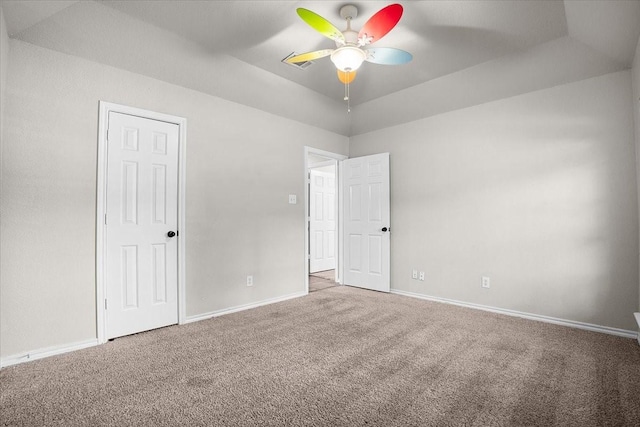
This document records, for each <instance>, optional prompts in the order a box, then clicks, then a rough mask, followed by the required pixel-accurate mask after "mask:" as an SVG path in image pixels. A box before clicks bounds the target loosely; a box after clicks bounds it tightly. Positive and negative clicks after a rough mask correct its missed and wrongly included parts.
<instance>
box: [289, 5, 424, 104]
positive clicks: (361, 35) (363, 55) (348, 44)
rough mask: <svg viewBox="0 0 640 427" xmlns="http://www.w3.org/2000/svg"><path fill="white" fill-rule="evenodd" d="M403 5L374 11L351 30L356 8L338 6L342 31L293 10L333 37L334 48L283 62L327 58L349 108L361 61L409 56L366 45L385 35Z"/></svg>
mask: <svg viewBox="0 0 640 427" xmlns="http://www.w3.org/2000/svg"><path fill="white" fill-rule="evenodd" d="M402 12H403V8H402V6H401V5H400V4H397V3H395V4H391V5H389V6H386V7H383V8H382V9H380V10H379V11H378V12H376V13H375V14H374V15H373V16H372V17H371V18H369V20H368V21H367V22H366V23H365V24H364V26H363V27H362V29H361V30H360V31H359V32H356V31H354V30H352V29H351V20H352V19H354V18H355V17H357V16H358V9H357V8H356V7H355V6H354V5H351V4H347V5H345V6H342V8H340V16H341V17H342V18H343V19H345V20H346V21H347V28H346V29H345V30H344V31H340V30H338V29H337V28H336V27H335V26H334V25H333V24H332V23H330V22H329V21H327V20H326V19H325V18H323V17H322V16H320V15H318V14H317V13H315V12H312V11H310V10H307V9H304V8H298V9H297V13H298V16H300V18H302V20H303V21H305V22H306V23H307V24H308V25H309V26H310V27H311V28H313V29H314V30H316V31H318V32H319V33H320V34H322V35H323V36H325V37H327V38H329V39H331V40H333V41H334V42H335V44H336V49H322V50H317V51H314V52H307V53H303V54H300V55H295V56H292V57H290V58H288V59H286V62H288V63H291V64H295V63H301V62H305V61H311V60H314V59H319V58H323V57H325V56H330V57H331V62H333V64H334V65H335V66H336V68H337V72H338V79H339V80H340V81H341V82H342V83H344V85H345V97H344V100H345V101H347V112H350V111H351V109H350V107H349V84H350V83H351V82H352V81H353V80H354V79H355V76H356V70H358V69H359V68H360V66H361V65H362V63H363V62H365V61H367V62H371V63H374V64H382V65H400V64H405V63H407V62H409V61H411V59H413V56H412V55H411V54H410V53H409V52H406V51H404V50H401V49H396V48H390V47H386V48H384V47H383V48H372V49H370V48H367V46H368V45H370V44H373V43H375V42H377V41H378V40H380V39H381V38H382V37H383V36H385V35H386V34H387V33H388V32H389V31H391V29H392V28H393V27H395V26H396V24H397V23H398V21H400V18H401V17H402Z"/></svg>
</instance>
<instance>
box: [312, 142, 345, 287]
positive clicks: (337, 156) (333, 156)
mask: <svg viewBox="0 0 640 427" xmlns="http://www.w3.org/2000/svg"><path fill="white" fill-rule="evenodd" d="M309 154H315V155H317V156H322V157H326V158H327V159H334V160H336V162H337V165H336V186H337V188H336V191H337V193H336V194H337V195H338V199H337V200H338V203H336V215H337V218H338V223H337V227H338V228H337V230H336V231H337V233H338V240H337V242H336V244H337V246H338V247H337V248H336V262H337V264H338V265H337V267H338V268H336V276H337V277H336V281H337V282H338V283H342V264H343V259H342V252H343V251H342V248H343V236H342V214H341V209H342V190H341V188H342V185H341V182H342V181H341V176H342V170H341V169H342V168H341V165H340V161H341V160H345V159H348V158H349V156H345V155H344V154H337V153H331V152H329V151H324V150H320V149H317V148H313V147H307V146H305V147H304V224H305V225H304V230H305V231H304V286H305V292H306V293H309V166H310V165H309Z"/></svg>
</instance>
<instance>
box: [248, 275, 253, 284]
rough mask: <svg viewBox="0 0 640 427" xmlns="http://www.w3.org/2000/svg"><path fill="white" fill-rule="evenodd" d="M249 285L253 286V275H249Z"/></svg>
mask: <svg viewBox="0 0 640 427" xmlns="http://www.w3.org/2000/svg"><path fill="white" fill-rule="evenodd" d="M247 286H253V276H247Z"/></svg>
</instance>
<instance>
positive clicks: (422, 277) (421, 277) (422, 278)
mask: <svg viewBox="0 0 640 427" xmlns="http://www.w3.org/2000/svg"><path fill="white" fill-rule="evenodd" d="M420 280H422V281H423V282H424V271H421V272H420Z"/></svg>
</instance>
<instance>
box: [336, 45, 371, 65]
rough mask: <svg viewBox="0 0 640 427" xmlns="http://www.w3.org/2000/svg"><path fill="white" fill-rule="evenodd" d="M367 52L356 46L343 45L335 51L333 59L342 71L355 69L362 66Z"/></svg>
mask: <svg viewBox="0 0 640 427" xmlns="http://www.w3.org/2000/svg"><path fill="white" fill-rule="evenodd" d="M365 58H366V54H365V53H364V51H363V50H362V49H360V48H357V47H355V46H342V47H340V48H338V49H336V50H334V51H333V53H332V54H331V61H332V62H333V63H334V64H335V66H336V68H337V69H338V70H340V71H355V70H357V69H358V68H360V65H362V62H363V61H364V60H365Z"/></svg>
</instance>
